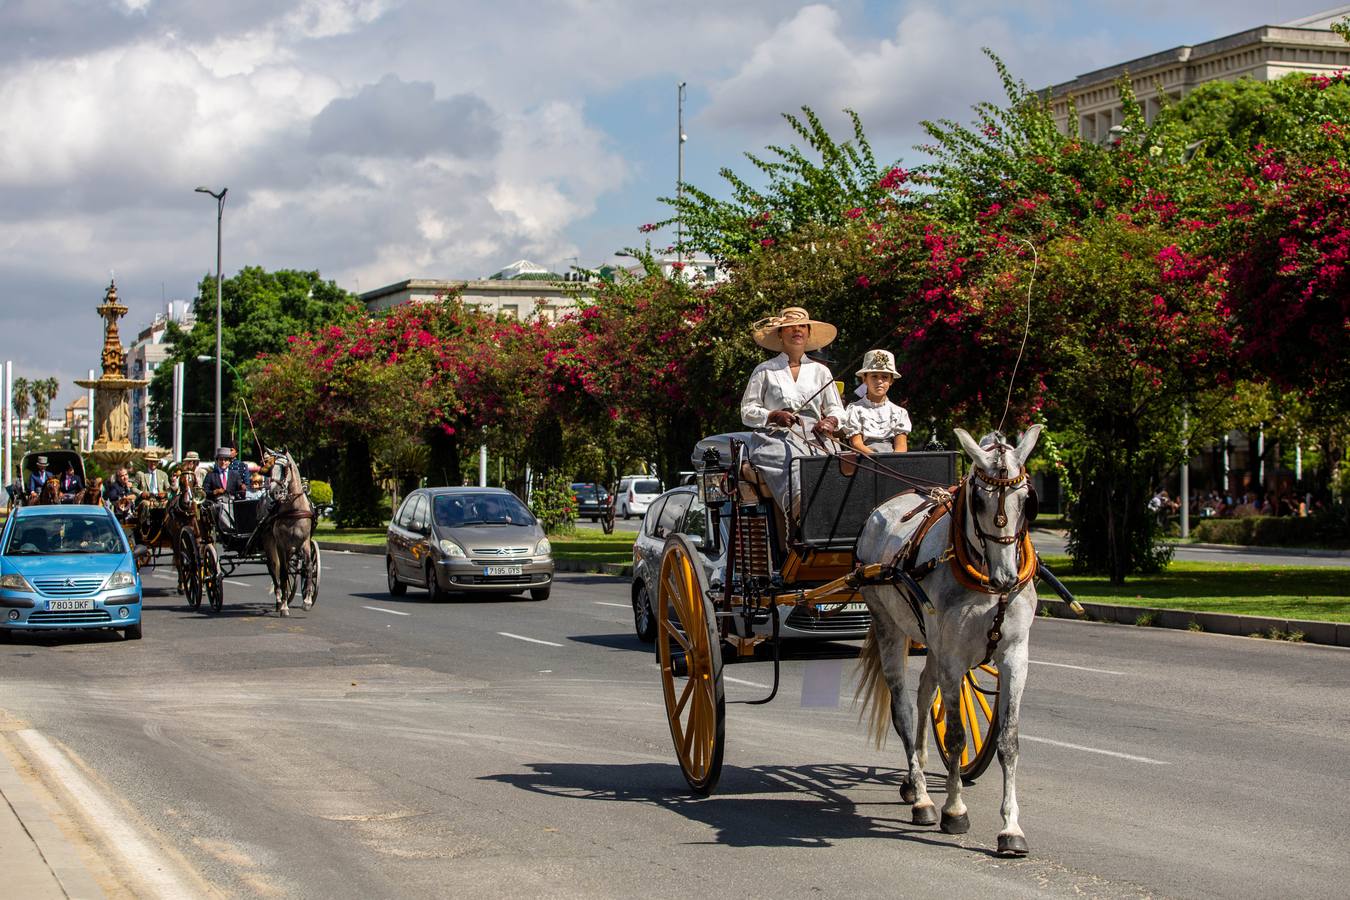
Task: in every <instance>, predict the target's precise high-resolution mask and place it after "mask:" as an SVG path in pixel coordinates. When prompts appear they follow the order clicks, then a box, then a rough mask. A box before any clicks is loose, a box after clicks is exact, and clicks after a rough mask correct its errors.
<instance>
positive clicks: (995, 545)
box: [956, 425, 1041, 591]
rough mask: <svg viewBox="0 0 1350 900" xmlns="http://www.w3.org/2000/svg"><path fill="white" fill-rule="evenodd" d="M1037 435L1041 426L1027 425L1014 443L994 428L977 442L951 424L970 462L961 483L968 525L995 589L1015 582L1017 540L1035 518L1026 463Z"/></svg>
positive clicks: (1006, 586) (1006, 589)
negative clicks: (963, 481)
mask: <svg viewBox="0 0 1350 900" xmlns="http://www.w3.org/2000/svg"><path fill="white" fill-rule="evenodd" d="M1040 436H1041V426H1040V425H1033V426H1031V427H1030V428H1028V429H1027V431H1026V433H1025V434H1023V435H1022V440H1021V441H1019V442H1018V444H1017V446H1016V447H1014V446H1012V445H1010V444H1008V443H1007V441H1006V439H1005V438H1004V437H1003V435H1001V434H999V433H998V432H996V431H995V432H991V433H990V434H986V435H985V436H984V437H983V438H981V439H980V442H979V443H978V444H977V443H975V439H974V438H972V437H971V436H970V434H969V433H968V432H966V431H965V430H963V429H960V428H958V429H956V437H957V439H958V440H960V441H961V447H962V449H964V450H965V451H966V456H968V457H970V462H971V467H970V476H969V477H968V478H967V479H966V484H965V495H966V498H967V508H968V509H969V511H970V515H969V519H968V527H969V529H970V530H972V531H973V532H974V538H975V540H977V541H978V542H979V545H980V553H981V555H982V556H983V557H984V559H985V563H986V564H987V565H988V567H989V586H990V587H991V588H993V589H994V590H997V591H1010V590H1012V589H1013V587H1014V586H1016V584H1017V569H1018V566H1017V545H1018V544H1019V543H1020V540H1019V539H1020V537H1021V536H1022V534H1024V533H1025V532H1026V530H1027V528H1029V527H1030V525H1031V522H1032V520H1033V519H1035V518H1036V492H1035V490H1034V489H1033V488H1032V487H1031V478H1030V477H1029V476H1028V475H1027V467H1026V465H1027V458H1028V457H1030V456H1031V451H1032V450H1034V449H1035V448H1036V440H1037V439H1038V438H1039V437H1040ZM963 524H965V523H963Z"/></svg>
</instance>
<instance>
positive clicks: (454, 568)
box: [385, 487, 553, 600]
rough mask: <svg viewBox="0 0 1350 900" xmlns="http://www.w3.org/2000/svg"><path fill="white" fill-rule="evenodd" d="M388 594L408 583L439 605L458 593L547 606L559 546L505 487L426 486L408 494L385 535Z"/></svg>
mask: <svg viewBox="0 0 1350 900" xmlns="http://www.w3.org/2000/svg"><path fill="white" fill-rule="evenodd" d="M385 570H386V572H387V574H388V577H389V593H390V594H393V595H394V596H396V597H397V596H400V595H402V594H403V593H405V592H406V591H407V590H408V586H409V585H413V586H414V587H421V588H426V590H427V592H428V593H429V594H430V595H431V599H433V600H441V599H444V598H445V597H446V596H447V595H449V594H453V593H459V592H463V593H499V594H519V593H522V592H524V591H529V592H530V596H531V597H532V598H533V599H535V600H547V599H548V595H549V591H550V590H551V588H552V586H553V548H552V547H551V546H550V545H549V541H548V537H547V536H545V534H544V529H543V528H542V527H541V526H540V525H539V522H538V521H537V520H536V519H535V517H534V515H533V514H532V513H531V512H530V511H529V509H528V508H527V507H526V506H525V504H524V503H521V502H520V500H519V499H518V498H517V497H516V495H515V494H513V493H511V492H510V491H506V490H502V489H501V488H478V487H441V488H421V489H419V490H415V491H413V492H412V493H410V494H408V496H407V497H405V498H404V500H403V503H402V504H401V505H400V506H399V508H398V512H396V513H395V514H394V518H393V519H392V520H391V521H390V522H389V528H388V530H387V531H386V534H385Z"/></svg>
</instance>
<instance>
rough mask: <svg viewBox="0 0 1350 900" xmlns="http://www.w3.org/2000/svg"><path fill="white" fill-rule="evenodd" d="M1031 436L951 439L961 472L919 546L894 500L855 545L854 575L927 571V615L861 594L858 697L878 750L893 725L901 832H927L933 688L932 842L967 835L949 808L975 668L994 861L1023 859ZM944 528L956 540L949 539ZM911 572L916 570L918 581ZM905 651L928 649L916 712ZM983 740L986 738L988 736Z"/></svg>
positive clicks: (903, 508)
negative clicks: (988, 771) (985, 697)
mask: <svg viewBox="0 0 1350 900" xmlns="http://www.w3.org/2000/svg"><path fill="white" fill-rule="evenodd" d="M1040 432H1041V426H1039V425H1035V426H1032V427H1031V428H1030V429H1029V430H1028V431H1027V432H1026V434H1025V435H1023V437H1022V440H1021V441H1020V442H1019V443H1018V444H1017V446H1016V447H1012V446H1009V445H1008V444H1007V443H1006V442H1005V441H1004V439H1003V436H1002V435H1000V434H998V433H997V432H995V433H992V434H989V435H986V436H985V437H984V438H983V439H981V441H980V443H979V444H976V443H975V441H974V440H973V439H972V438H971V436H970V435H969V434H968V433H966V432H965V431H963V430H961V429H959V428H958V429H956V436H957V437H958V438H959V439H960V441H961V446H962V448H963V449H964V450H965V452H966V455H967V456H969V457H970V460H971V462H972V464H973V465H972V468H971V471H970V474H969V475H968V476H967V477H966V479H965V481H964V483H963V484H962V485H961V486H960V487H959V489H958V490H957V491H956V494H955V496H954V499H953V501H952V504H951V509H950V511H949V512H947V513H945V514H943V515H942V516H941V518H940V519H938V518H936V516H935V520H934V522H933V523H932V524H931V526H930V527H929V528H928V530H927V532H926V534H924V535H922V537H921V539H920V543H919V546H918V548H917V553H909V551H911V550H912V549H913V548H912V547H910V546H909V545H910V538H912V537H913V536H915V534H916V532H917V531H918V530H919V527H920V525H921V523H923V522H924V521H925V516H924V515H923V514H922V512H923V511H922V510H921V508H922V507H923V506H925V505H927V504H929V503H931V501H930V500H928V499H927V497H926V496H925V495H923V494H902V495H900V496H898V497H895V498H893V499H891V500H888V501H887V502H885V503H883V504H882V505H881V506H879V507H877V509H876V510H875V511H874V512H873V513H872V516H871V518H869V519H868V520H867V523H866V524H865V525H864V526H863V530H862V533H861V535H859V537H858V545H857V559H858V562H859V563H861V564H864V565H866V564H868V563H882V564H891V563H893V562H895V561H897V560H899V559H902V558H904V557H905V556H906V555H909V556H910V558H911V559H912V560H913V561H914V562H915V563H916V564H917V565H919V566H920V567H922V566H923V564H924V563H925V562H927V561H931V560H938V561H939V562H938V563H937V565H936V567H935V568H933V569H932V570H931V573H930V574H927V576H926V577H925V578H924V579H923V581H922V587H923V589H924V592H925V593H926V594H927V595H928V597H929V598H930V599H931V601H932V606H931V607H929V608H924V606H923V604H922V603H920V602H918V598H915V602H913V603H911V602H910V600H909V599H907V598H906V596H905V595H904V594H903V593H902V592H901V590H900V589H899V588H897V587H894V586H892V584H889V583H888V584H879V585H868V586H865V587H863V589H862V592H863V597H864V599H865V600H866V601H867V605H868V608H869V609H870V610H871V611H872V630H871V632H870V633H869V634H868V638H867V641H866V643H865V645H864V647H863V653H862V660H861V664H860V665H861V672H860V681H859V686H858V693H859V695H860V696H861V697H862V698H863V712H864V715H869V714H870V716H871V724H872V733H873V737H874V738H875V739H876V740H877V742H878V744H880V743H881V741H882V739H883V738H884V736H885V733H886V729H887V726H888V725H890V724H894V726H895V730H896V732H897V733H898V734H899V735H900V739H901V741H903V743H904V746H905V758H906V768H907V770H908V772H907V775H906V777H905V780H904V783H903V784H902V786H901V791H900V795H901V800H902V801H903V802H906V803H912V804H913V822H914V824H916V825H932V824H934V823H935V822H936V821H937V815H936V812H935V810H934V808H933V801H932V800H931V799H930V798H929V796H928V787H927V783H926V780H925V777H924V771H923V770H924V764H925V762H926V759H927V748H928V744H927V736H926V728H927V719H928V717H927V715H926V714H920V712H919V711H920V710H922V711H924V712H925V713H926V711H927V710H928V709H929V708H930V707H931V706H932V704H933V699H934V697H933V692H934V689H935V688H941V689H942V696H943V697H944V698H946V699H945V702H944V703H943V707H944V708H945V710H946V719H947V721H946V740H945V743H946V746H945V747H942V748H940V749H941V750H942V751H943V753H944V757H945V760H946V763H947V800H946V803H944V804H943V807H942V820H941V821H942V825H941V827H942V830H943V831H944V832H947V833H948V834H963V833H965V832H966V831H969V830H970V819H969V817H968V816H967V815H966V805H965V803H964V801H963V800H962V799H961V774H960V773H961V750H962V748H963V747H964V746H965V740H966V736H965V731H964V729H963V727H962V725H961V715H960V709H959V707H960V704H959V703H958V702H956V698H958V697H960V695H961V680H962V678H963V677H964V676H965V674H966V672H968V671H969V670H970V669H972V668H974V667H976V666H978V665H980V663H981V662H983V661H984V660H985V659H986V658H987V657H990V658H992V661H993V662H994V663H995V664H996V665H997V666H998V670H999V694H998V721H999V723H1000V725H999V732H998V735H997V741H998V744H997V746H998V759H999V763H1000V765H1002V767H1003V807H1002V813H1003V830H1002V831H1000V832H999V835H998V852H999V853H1000V854H1004V855H1013V856H1021V855H1025V854H1026V853H1027V841H1026V837H1025V836H1024V835H1023V833H1022V828H1021V826H1020V825H1018V822H1017V813H1018V810H1017V783H1016V782H1017V720H1018V708H1019V706H1020V704H1021V700H1022V689H1023V688H1024V687H1025V685H1026V675H1027V636H1028V632H1029V631H1030V629H1031V623H1032V621H1033V620H1034V619H1035V617H1036V587H1035V583H1034V577H1033V576H1034V573H1035V570H1036V557H1035V553H1034V551H1033V550H1032V549H1031V543H1030V540H1029V539H1028V538H1027V528H1028V521H1027V518H1028V514H1031V515H1034V509H1033V508H1032V507H1031V506H1029V505H1028V504H1029V502H1030V503H1034V495H1033V494H1032V489H1031V484H1030V481H1029V479H1028V477H1027V473H1026V461H1027V457H1029V456H1030V455H1031V451H1032V450H1033V449H1034V448H1035V446H1036V439H1037V438H1038V437H1039V436H1040ZM953 527H955V528H956V529H957V531H956V532H955V533H953V530H952V529H953ZM920 571H922V569H920ZM911 642H922V643H924V644H926V645H927V646H928V655H927V658H926V661H925V664H924V667H923V672H922V673H921V674H920V676H919V689H918V705H917V707H916V705H915V702H914V701H913V700H911V699H910V695H909V694H908V693H907V692H906V691H905V663H906V660H907V659H908V655H909V646H910V643H911ZM989 737H990V738H991V739H992V738H993V736H992V735H990V736H989Z"/></svg>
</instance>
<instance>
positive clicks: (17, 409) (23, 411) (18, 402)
mask: <svg viewBox="0 0 1350 900" xmlns="http://www.w3.org/2000/svg"><path fill="white" fill-rule="evenodd" d="M12 386H13V388H14V399H13V401H12V402H13V404H14V418H15V419H16V420H17V421H18V425H19V433H18V434H17V435H16V437H17V438H20V439H22V438H23V420H24V419H26V418H28V379H27V378H15V379H14V382H13V385H12Z"/></svg>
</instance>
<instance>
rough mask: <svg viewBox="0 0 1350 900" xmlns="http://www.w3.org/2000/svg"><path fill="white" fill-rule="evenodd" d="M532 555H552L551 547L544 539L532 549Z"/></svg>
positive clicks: (546, 539)
mask: <svg viewBox="0 0 1350 900" xmlns="http://www.w3.org/2000/svg"><path fill="white" fill-rule="evenodd" d="M534 555H535V556H552V555H553V545H552V544H550V543H549V542H548V538H544V539H543V540H542V541H540V542H539V545H538V546H537V547H535V548H534Z"/></svg>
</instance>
